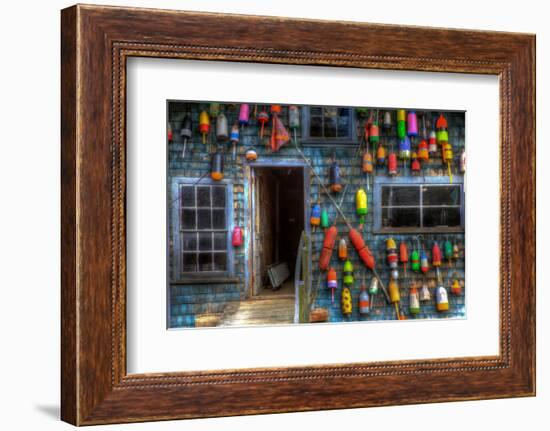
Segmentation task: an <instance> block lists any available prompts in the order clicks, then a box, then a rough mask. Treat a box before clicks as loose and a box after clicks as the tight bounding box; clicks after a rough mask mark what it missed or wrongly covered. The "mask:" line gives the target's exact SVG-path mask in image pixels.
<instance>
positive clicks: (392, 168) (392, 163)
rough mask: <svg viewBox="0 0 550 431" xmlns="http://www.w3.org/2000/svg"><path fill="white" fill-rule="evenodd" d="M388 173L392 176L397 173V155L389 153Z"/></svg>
mask: <svg viewBox="0 0 550 431" xmlns="http://www.w3.org/2000/svg"><path fill="white" fill-rule="evenodd" d="M388 175H390V176H392V177H394V176H396V175H397V156H396V155H395V153H390V155H389V156H388Z"/></svg>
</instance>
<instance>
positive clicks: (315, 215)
mask: <svg viewBox="0 0 550 431" xmlns="http://www.w3.org/2000/svg"><path fill="white" fill-rule="evenodd" d="M309 222H310V223H311V225H312V226H314V227H316V226H319V225H320V224H321V205H320V204H319V203H315V204H313V206H312V207H311V216H310V218H309Z"/></svg>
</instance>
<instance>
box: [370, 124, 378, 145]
mask: <svg viewBox="0 0 550 431" xmlns="http://www.w3.org/2000/svg"><path fill="white" fill-rule="evenodd" d="M379 141H380V128H379V127H378V122H377V121H375V122H374V123H372V124H371V125H370V129H369V142H370V143H371V144H377V143H378V142H379Z"/></svg>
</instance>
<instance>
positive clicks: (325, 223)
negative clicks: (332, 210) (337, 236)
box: [321, 208, 329, 229]
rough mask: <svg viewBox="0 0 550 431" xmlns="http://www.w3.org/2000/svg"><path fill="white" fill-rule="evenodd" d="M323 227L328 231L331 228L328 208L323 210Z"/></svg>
mask: <svg viewBox="0 0 550 431" xmlns="http://www.w3.org/2000/svg"><path fill="white" fill-rule="evenodd" d="M321 227H322V228H323V229H327V228H328V227H329V220H328V211H327V210H326V208H323V209H322V210H321Z"/></svg>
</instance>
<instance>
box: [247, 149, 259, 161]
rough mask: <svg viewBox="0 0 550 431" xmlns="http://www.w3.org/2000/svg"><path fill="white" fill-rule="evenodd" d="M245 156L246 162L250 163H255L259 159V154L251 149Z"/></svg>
mask: <svg viewBox="0 0 550 431" xmlns="http://www.w3.org/2000/svg"><path fill="white" fill-rule="evenodd" d="M244 156H245V158H246V160H248V161H249V162H253V161H255V160H256V159H257V158H258V153H256V150H255V149H254V148H249V149H247V150H246V152H245V153H244Z"/></svg>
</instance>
